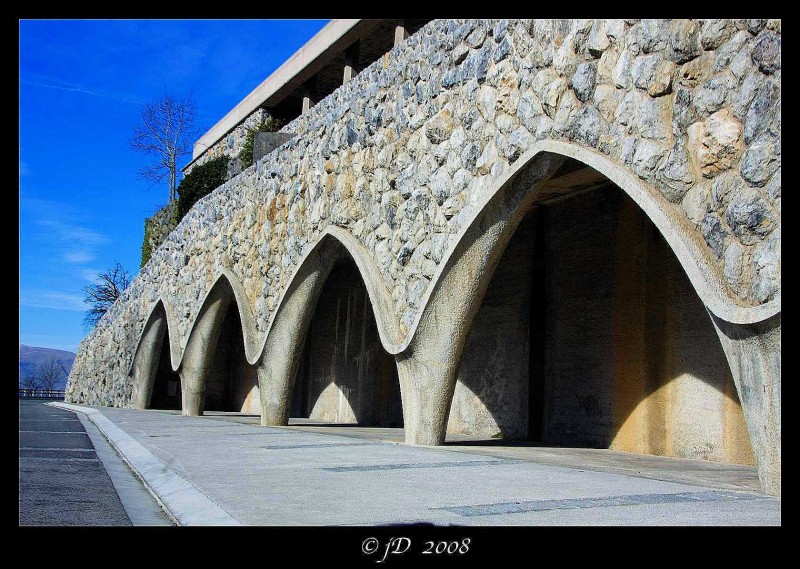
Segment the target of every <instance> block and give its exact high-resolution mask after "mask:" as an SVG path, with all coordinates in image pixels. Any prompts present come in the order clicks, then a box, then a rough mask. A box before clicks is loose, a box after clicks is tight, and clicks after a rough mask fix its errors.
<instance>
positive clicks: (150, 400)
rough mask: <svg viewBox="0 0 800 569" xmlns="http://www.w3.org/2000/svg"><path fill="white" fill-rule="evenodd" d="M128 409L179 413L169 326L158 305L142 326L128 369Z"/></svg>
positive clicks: (178, 382)
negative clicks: (130, 398)
mask: <svg viewBox="0 0 800 569" xmlns="http://www.w3.org/2000/svg"><path fill="white" fill-rule="evenodd" d="M131 378H132V384H133V393H132V405H133V407H135V408H137V409H165V410H180V409H181V380H180V376H179V375H178V374H177V373H176V372H175V371H173V369H172V350H171V345H170V333H169V322H168V319H167V313H166V310H165V308H164V305H163V303H162V302H159V303H158V304H157V305H156V307H155V308H154V310H153V311H152V313H151V315H150V318H149V319H148V320H147V323H146V324H145V327H144V330H143V331H142V336H141V338H140V339H139V346H138V349H137V350H136V354H135V356H134V360H133V365H132V368H131Z"/></svg>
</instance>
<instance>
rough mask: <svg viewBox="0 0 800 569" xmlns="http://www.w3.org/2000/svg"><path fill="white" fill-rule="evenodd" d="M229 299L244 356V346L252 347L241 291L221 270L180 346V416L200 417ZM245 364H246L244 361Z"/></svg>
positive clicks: (251, 320)
mask: <svg viewBox="0 0 800 569" xmlns="http://www.w3.org/2000/svg"><path fill="white" fill-rule="evenodd" d="M237 285H238V286H237ZM232 300H235V301H236V304H237V308H238V312H239V317H240V320H241V322H242V336H243V340H244V345H245V353H247V349H248V348H247V347H248V343H250V344H251V345H252V337H253V335H252V334H253V332H252V330H254V329H255V325H254V323H253V319H252V314H251V313H250V312H249V305H248V304H247V298H246V296H245V295H244V289H243V288H242V287H241V284H239V283H238V279H236V278H235V277H234V276H233V275H232V274H231V273H230V271H227V270H225V269H223V271H222V272H221V274H220V275H219V276H218V277H217V278H216V280H215V281H214V284H213V285H212V286H211V288H210V289H209V291H208V293H206V296H205V298H204V299H203V302H202V303H201V305H200V309H199V310H198V312H197V314H196V316H195V318H194V320H193V321H192V325H191V327H190V332H189V334H188V336H187V338H186V340H185V343H184V351H183V354H182V356H181V359H180V366H179V368H178V372H179V373H180V376H181V387H182V396H183V405H182V409H183V414H184V415H202V414H203V409H204V407H205V391H206V381H207V378H208V374H209V371H210V368H211V365H212V363H213V359H214V354H215V351H216V348H217V342H218V340H219V334H220V331H221V329H222V323H223V321H224V319H225V314H226V313H227V310H228V306H229V305H230V303H231V301H232ZM245 307H247V308H245ZM248 317H249V319H250V323H249V326H250V330H249V331H248V324H246V322H247V318H248ZM246 334H249V336H246ZM248 340H249V342H248ZM248 363H250V362H249V361H248Z"/></svg>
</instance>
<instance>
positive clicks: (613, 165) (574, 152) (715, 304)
mask: <svg viewBox="0 0 800 569" xmlns="http://www.w3.org/2000/svg"><path fill="white" fill-rule="evenodd" d="M545 154H551V155H554V156H561V157H567V158H574V159H575V160H578V161H579V162H582V163H584V164H586V165H587V166H589V167H591V168H593V169H595V170H597V171H598V172H600V173H601V174H603V175H604V176H605V177H606V178H608V179H609V180H611V181H612V182H614V183H615V184H616V185H617V186H619V187H620V188H621V189H622V190H623V191H625V193H626V194H628V196H630V197H631V198H632V199H633V200H634V201H635V202H636V203H637V204H638V205H639V207H640V208H641V209H642V210H643V211H644V212H645V213H646V214H647V216H648V218H650V220H651V221H652V222H653V224H654V225H655V226H656V227H657V228H658V230H659V231H660V232H661V234H662V235H663V236H664V238H665V239H666V241H667V243H668V244H669V246H670V248H671V249H672V251H673V252H674V253H675V256H676V257H677V259H678V261H679V262H680V263H681V266H682V267H683V269H684V270H685V271H686V274H687V276H688V277H689V280H690V281H691V283H692V285H693V286H694V288H695V290H696V291H697V294H698V296H700V299H701V300H702V301H703V303H704V304H705V305H706V306H707V307H708V308H709V310H710V311H711V312H712V313H713V314H714V315H715V316H717V317H718V318H720V319H721V320H724V321H726V322H731V323H734V324H753V323H757V322H762V321H765V320H767V319H769V318H771V317H773V316H775V315H776V314H778V313H780V311H781V297H780V292H778V294H777V295H776V297H775V298H774V299H773V300H771V301H769V302H767V303H765V304H761V305H758V306H744V305H742V304H740V303H739V301H738V299H736V298H734V297H733V296H732V294H731V292H730V289H729V288H728V286H727V284H726V283H725V282H724V276H723V275H721V274H720V270H719V268H718V266H717V265H716V263H714V261H713V260H712V259H711V257H710V254H709V252H708V248H707V247H706V246H705V244H704V243H701V242H698V240H697V237H696V231H695V230H694V228H693V227H691V226H690V224H689V222H688V220H687V219H686V218H685V217H684V216H682V215H679V214H677V213H675V212H673V211H671V209H670V204H668V202H667V201H666V200H665V199H664V198H663V197H662V196H661V195H660V194H659V192H658V191H656V190H655V189H654V188H652V187H650V186H649V185H648V184H647V183H646V182H644V181H643V180H641V179H640V178H639V177H638V176H636V175H635V174H633V173H632V172H629V171H628V170H627V169H626V168H623V167H621V166H620V164H618V163H617V162H614V161H612V160H610V159H609V158H607V157H606V156H605V155H603V154H601V153H599V152H597V151H595V150H591V149H588V148H586V147H584V146H580V145H578V144H575V143H572V142H565V141H556V140H541V141H539V142H537V143H535V144H534V145H533V146H532V147H531V148H530V149H529V150H528V151H527V152H526V153H525V154H523V155H522V156H521V157H520V158H519V159H518V160H517V161H516V162H515V163H514V164H513V165H512V166H511V167H510V168H509V169H508V170H506V172H505V173H504V174H503V175H502V176H501V177H500V178H499V179H498V180H497V181H496V182H495V183H494V184H493V188H492V189H491V190H490V191H488V192H486V194H485V195H484V198H483V199H482V200H481V201H480V202H478V203H476V204H475V206H474V211H475V215H474V217H473V218H472V222H471V223H469V224H465V225H464V227H463V228H462V229H461V231H460V232H459V233H458V234H457V236H456V238H455V239H454V240H453V241H452V243H451V245H450V246H449V248H448V250H447V251H446V252H445V254H444V255H443V262H442V263H440V264H439V266H438V267H437V270H436V272H435V273H434V276H433V278H432V283H433V286H431V287H429V288H428V290H427V291H426V293H425V294H424V295H423V297H422V299H421V302H420V304H421V306H422V307H423V308H422V309H421V310H420V311H419V312H418V313H417V316H416V318H415V320H414V322H413V324H412V325H411V327H410V329H409V331H408V334H407V336H406V338H405V340H404V342H403V343H402V344H401V345H399V346H397V347H396V349H397V351H398V352H401V351H403V350H405V349H406V348H407V347H408V346H409V345H410V344H411V343H412V341H413V337H414V335H415V334H416V331H417V327H418V326H419V324H420V321H421V320H422V318H423V313H424V312H425V306H426V305H427V304H428V302H429V301H430V298H431V297H432V296H433V294H434V290H435V288H436V286H438V283H439V281H440V280H441V279H442V278H443V274H444V273H445V272H446V271H447V270H449V260H450V259H451V257H452V256H453V255H454V253H455V252H456V250H458V249H459V248H460V246H461V243H462V242H463V241H464V240H465V239H466V238H467V235H468V234H470V233H471V232H474V227H473V226H474V225H475V224H476V223H481V219H482V217H483V213H484V212H485V210H486V209H487V208H488V207H489V206H490V204H491V203H492V202H493V201H494V200H497V199H506V198H504V197H503V195H502V194H503V193H504V192H505V191H506V190H507V189H508V187H509V185H512V186H516V185H518V184H521V185H522V186H523V187H522V188H520V189H516V188H515V190H514V191H515V192H518V191H523V192H525V191H526V190H525V187H524V186H525V184H526V183H527V182H526V180H527V179H528V178H529V177H530V175H531V173H530V172H529V170H531V165H532V164H534V163H535V162H536V161H537V160H541V159H543V158H544V155H545ZM528 197H529V201H528V202H527V203H526V205H525V207H526V206H527V205H530V202H532V201H533V200H534V199H535V193H534V192H531V194H530V195H529V196H528ZM520 207H523V206H520ZM517 221H519V220H517ZM515 227H516V226H515ZM511 233H513V230H512V231H511Z"/></svg>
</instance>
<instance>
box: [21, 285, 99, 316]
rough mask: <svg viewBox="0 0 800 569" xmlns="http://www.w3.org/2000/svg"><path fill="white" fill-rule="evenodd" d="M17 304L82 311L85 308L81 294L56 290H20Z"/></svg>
mask: <svg viewBox="0 0 800 569" xmlns="http://www.w3.org/2000/svg"><path fill="white" fill-rule="evenodd" d="M19 304H20V306H28V307H31V308H48V309H51V310H69V311H73V312H84V311H85V310H86V305H85V304H84V303H83V297H82V296H80V295H78V294H71V293H67V292H60V291H56V290H28V291H20V296H19Z"/></svg>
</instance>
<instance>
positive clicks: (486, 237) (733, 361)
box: [398, 141, 780, 493]
mask: <svg viewBox="0 0 800 569" xmlns="http://www.w3.org/2000/svg"><path fill="white" fill-rule="evenodd" d="M567 158H573V159H576V160H578V161H579V162H582V163H583V164H586V165H588V166H590V167H592V168H594V169H595V170H597V171H598V172H600V173H601V174H603V175H604V176H605V177H606V178H608V179H610V180H611V181H612V182H614V183H616V184H617V185H618V186H619V187H620V188H621V189H622V190H623V191H625V193H626V194H627V195H628V196H630V197H631V198H632V199H633V200H634V201H635V202H636V204H637V205H638V206H639V207H640V208H641V209H642V210H643V211H644V212H645V214H646V215H647V217H648V218H649V219H650V220H651V221H652V222H653V223H654V225H655V226H656V228H658V230H659V231H660V232H661V233H662V235H663V236H664V238H665V240H666V241H667V243H668V245H669V246H670V248H671V249H672V251H673V252H674V253H675V256H676V257H677V259H678V261H679V262H680V264H681V266H682V267H683V269H684V270H685V272H686V274H687V276H688V277H689V280H690V282H691V284H692V286H693V287H694V289H695V290H696V292H697V293H698V296H700V299H701V301H702V302H703V304H704V305H705V306H706V307H707V308H708V310H709V312H710V313H711V314H712V315H713V316H714V317H715V318H714V319H712V320H713V321H714V323H715V326H716V327H717V330H718V334H721V335H723V334H724V335H727V336H728V337H729V338H732V337H734V335H732V333H731V332H726V331H725V330H724V329H723V328H721V327H720V325H719V324H718V322H717V321H718V320H720V321H722V322H726V323H728V324H730V326H733V327H737V326H742V325H752V324H754V323H760V322H764V321H765V320H772V319H774V318H778V320H779V319H780V298H779V297H778V298H776V299H775V300H773V301H772V302H770V303H767V304H764V305H761V306H742V305H741V304H739V303H737V302H736V301H735V300H734V299H733V298H732V297H731V296H730V295H729V294H728V291H727V287H726V286H725V284H724V283H723V282H722V279H721V277H720V275H719V274H718V273H719V269H718V268H717V267H716V266H713V265H712V263H711V261H710V259H709V258H708V257H707V253H706V252H705V251H704V248H703V247H702V244H700V243H697V241H695V239H696V238H694V237H692V232H691V228H690V227H688V222H687V221H686V220H683V219H682V218H677V217H676V216H675V215H674V214H671V212H670V211H669V209H668V207H667V204H666V203H664V200H663V198H661V197H660V195H659V194H658V192H656V191H655V189H653V188H650V187H649V186H648V185H647V184H645V183H644V182H642V181H640V180H639V179H638V178H637V177H635V176H634V175H632V174H631V173H629V172H628V171H627V170H626V169H624V168H622V167H620V166H619V165H618V164H616V163H614V162H612V161H610V160H609V159H608V158H606V157H605V156H603V155H601V154H599V153H597V152H594V151H591V150H587V149H585V148H583V147H580V146H577V145H575V144H571V143H564V142H555V141H540V142H538V143H536V144H535V145H534V146H533V148H531V149H530V150H529V152H528V153H526V155H523V156H522V157H521V158H520V159H519V160H518V161H517V164H519V165H518V166H516V167H515V168H513V169H511V170H510V171H508V172H506V174H505V175H504V176H502V177H501V178H500V179H499V180H498V182H497V183H496V184H495V187H494V189H493V190H492V191H490V192H488V193H487V194H486V197H485V198H484V200H482V201H481V202H480V203H479V204H477V205H476V207H475V211H476V214H475V216H474V217H473V218H472V221H471V222H470V223H469V224H466V227H464V228H463V229H462V231H461V232H460V234H459V235H458V237H457V239H456V240H454V243H453V244H452V245H451V249H450V250H449V251H448V254H447V255H446V256H445V258H446V261H445V262H444V263H442V264H441V265H440V267H439V269H438V272H437V273H436V274H435V275H434V281H433V282H434V284H433V286H431V287H430V289H429V290H428V292H427V298H425V299H424V302H423V309H422V311H421V312H420V313H419V314H418V315H417V319H416V321H415V323H414V327H413V328H412V330H411V331H410V332H409V338H408V339H407V348H406V350H405V351H404V352H403V353H402V354H400V355H399V356H398V371H399V374H400V382H401V388H402V389H403V402H404V407H407V420H406V442H409V443H415V444H434V445H435V444H442V443H443V442H444V437H445V429H446V423H447V417H448V414H449V410H450V403H451V400H452V397H453V392H454V389H455V378H456V373H457V370H458V366H459V362H460V360H461V354H462V351H463V346H464V343H465V340H466V335H467V333H468V331H469V328H470V325H471V322H472V320H473V318H474V316H475V314H476V312H477V310H478V307H479V305H480V302H481V299H482V298H483V296H484V293H485V292H486V288H487V286H488V284H489V281H490V280H491V276H492V275H493V274H494V271H495V268H496V267H497V264H498V262H499V260H500V257H501V256H502V254H503V252H504V251H505V248H506V246H507V244H508V242H509V240H510V238H511V236H512V235H513V233H514V232H515V231H516V228H517V227H518V225H519V223H520V221H521V220H522V217H523V215H524V214H525V212H526V211H527V210H528V209H529V208H530V206H531V205H532V204H533V203H534V202H535V201H536V199H537V196H538V195H539V194H540V192H541V191H542V190H543V189H544V184H545V183H546V182H547V181H548V180H549V179H550V178H551V177H552V176H553V175H554V174H555V173H556V172H557V171H558V169H559V168H560V167H561V165H562V164H563V163H564V162H565V160H566V159H567ZM778 330H779V323H778ZM721 339H722V341H723V344H724V345H725V353H726V356H727V358H728V362H729V364H730V367H731V370H732V372H733V374H734V381H735V385H736V388H737V392H738V393H739V396H740V399H741V401H742V405H743V408H744V411H745V417H746V420H747V424H748V430H749V432H750V436H751V442H752V446H753V450H754V454H755V456H756V461H757V463H758V467H759V473H760V475H761V478H762V484H763V485H764V487H765V489H774V487H775V484H776V482H775V476H774V475H773V474H771V473H773V472H775V471H776V469H775V466H774V459H772V458H771V457H773V456H774V454H775V453H773V452H771V451H769V450H768V448H769V446H770V445H772V446H775V444H776V443H775V440H776V439H777V441H778V442H777V448H778V449H779V448H780V442H779V441H780V416H779V414H778V415H776V414H775V413H774V411H772V410H766V411H765V410H764V408H763V407H764V403H763V401H762V400H760V399H757V398H754V397H749V396H748V393H749V392H750V390H752V389H753V388H756V389H759V390H760V386H761V385H762V384H767V383H768V384H770V385H773V384H774V383H775V382H776V381H777V384H778V385H779V382H780V368H779V358H777V362H778V364H777V366H775V365H773V366H772V367H771V368H770V367H769V366H770V362H773V363H774V362H775V361H776V358H774V357H770V355H769V354H767V353H761V352H764V351H765V350H767V351H768V350H770V349H771V348H769V347H763V348H761V347H760V348H758V349H756V350H755V352H754V353H752V354H749V355H748V354H741V353H733V351H732V350H731V349H729V347H728V346H729V345H732V344H731V342H727V343H726V341H725V339H724V338H722V336H721ZM761 345H762V346H769V345H774V342H772V343H770V342H763V343H762V344H761ZM756 352H757V353H756ZM741 360H745V361H754V362H756V363H757V364H758V365H750V366H748V365H747V364H742V363H741ZM753 370H759V372H758V373H756V372H755V371H753ZM765 388H766V387H765ZM764 433H766V434H764ZM778 456H779V450H778ZM778 460H779V459H778ZM779 471H780V468H779V466H778V468H777V472H778V475H777V485H778V488H779V485H780V475H779ZM769 491H774V490H769ZM779 492H780V490H779V489H778V493H779Z"/></svg>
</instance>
